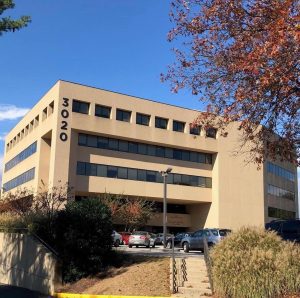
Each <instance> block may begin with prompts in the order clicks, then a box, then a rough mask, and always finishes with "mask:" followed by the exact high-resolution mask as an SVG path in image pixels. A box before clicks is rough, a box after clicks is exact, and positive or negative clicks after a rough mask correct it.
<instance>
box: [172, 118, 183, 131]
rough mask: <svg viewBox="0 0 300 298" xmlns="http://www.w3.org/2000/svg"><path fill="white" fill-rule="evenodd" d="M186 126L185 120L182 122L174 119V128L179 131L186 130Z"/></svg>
mask: <svg viewBox="0 0 300 298" xmlns="http://www.w3.org/2000/svg"><path fill="white" fill-rule="evenodd" d="M184 126H185V123H184V122H180V121H176V120H174V121H173V130H174V131H179V132H184Z"/></svg>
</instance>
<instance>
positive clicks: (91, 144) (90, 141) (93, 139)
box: [87, 136, 98, 147]
mask: <svg viewBox="0 0 300 298" xmlns="http://www.w3.org/2000/svg"><path fill="white" fill-rule="evenodd" d="M87 141H88V143H87V145H88V146H89V147H97V145H98V144H97V143H98V140H97V137H96V136H89V137H88V140H87Z"/></svg>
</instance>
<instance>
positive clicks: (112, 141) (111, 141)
mask: <svg viewBox="0 0 300 298" xmlns="http://www.w3.org/2000/svg"><path fill="white" fill-rule="evenodd" d="M118 147H119V142H118V140H116V139H109V140H108V149H110V150H118Z"/></svg>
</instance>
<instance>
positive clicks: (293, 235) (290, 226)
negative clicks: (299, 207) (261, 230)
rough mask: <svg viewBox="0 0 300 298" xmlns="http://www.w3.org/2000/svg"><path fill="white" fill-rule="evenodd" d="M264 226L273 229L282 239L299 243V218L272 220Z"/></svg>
mask: <svg viewBox="0 0 300 298" xmlns="http://www.w3.org/2000/svg"><path fill="white" fill-rule="evenodd" d="M265 227H266V229H267V230H273V231H275V232H276V233H277V234H278V235H279V236H280V237H281V238H282V239H284V240H288V241H295V242H297V243H300V219H287V220H273V221H271V222H269V223H267V224H266V226H265Z"/></svg>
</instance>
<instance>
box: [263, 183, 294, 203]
mask: <svg viewBox="0 0 300 298" xmlns="http://www.w3.org/2000/svg"><path fill="white" fill-rule="evenodd" d="M268 194H270V195H272V196H277V197H280V198H283V199H288V200H292V201H293V200H295V193H293V192H291V191H288V190H286V189H283V188H280V187H277V186H274V185H271V184H268Z"/></svg>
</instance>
